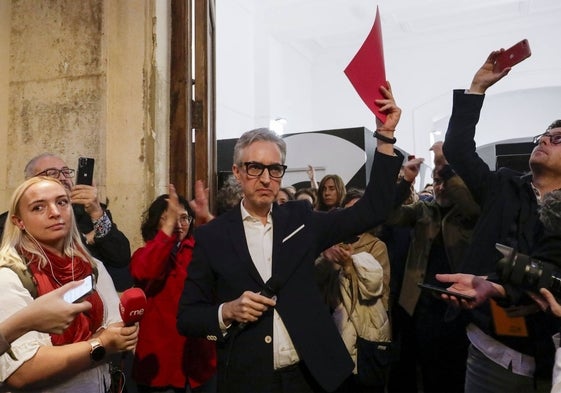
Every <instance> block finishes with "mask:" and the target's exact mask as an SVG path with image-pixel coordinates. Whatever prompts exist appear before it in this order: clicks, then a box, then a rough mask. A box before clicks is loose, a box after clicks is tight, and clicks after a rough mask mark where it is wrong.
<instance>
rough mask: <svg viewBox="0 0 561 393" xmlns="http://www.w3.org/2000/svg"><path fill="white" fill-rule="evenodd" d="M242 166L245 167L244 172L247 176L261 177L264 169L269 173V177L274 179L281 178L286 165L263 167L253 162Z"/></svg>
mask: <svg viewBox="0 0 561 393" xmlns="http://www.w3.org/2000/svg"><path fill="white" fill-rule="evenodd" d="M243 165H244V166H245V172H246V173H247V174H248V176H255V177H257V176H261V175H262V174H263V172H265V169H267V170H268V171H269V176H271V177H273V178H275V179H280V178H281V177H283V176H284V172H285V171H286V168H287V166H286V165H282V164H271V165H264V164H261V163H260V162H255V161H248V162H244V163H243Z"/></svg>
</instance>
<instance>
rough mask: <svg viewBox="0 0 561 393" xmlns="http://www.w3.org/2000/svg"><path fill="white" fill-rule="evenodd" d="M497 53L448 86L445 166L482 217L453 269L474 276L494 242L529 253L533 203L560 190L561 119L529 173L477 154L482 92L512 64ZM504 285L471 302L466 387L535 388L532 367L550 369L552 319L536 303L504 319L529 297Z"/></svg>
mask: <svg viewBox="0 0 561 393" xmlns="http://www.w3.org/2000/svg"><path fill="white" fill-rule="evenodd" d="M500 54H501V51H499V50H497V51H493V52H491V53H490V54H489V55H488V56H487V59H486V60H485V61H484V63H483V65H482V66H481V68H479V70H478V71H477V72H476V73H475V75H474V77H473V79H472V82H471V85H470V87H469V89H468V90H465V89H461V90H455V91H454V94H453V108H452V116H451V117H450V122H449V125H448V131H447V132H446V138H445V140H444V146H443V151H444V154H445V156H446V157H447V158H448V161H449V162H450V165H451V166H452V168H453V169H454V170H455V171H456V173H458V175H459V176H460V177H461V178H462V179H463V180H464V182H465V183H466V185H467V187H468V188H469V190H470V192H471V193H472V195H473V197H474V199H475V200H476V201H477V203H478V204H479V205H480V206H481V211H482V215H481V218H480V220H479V222H478V225H477V226H476V228H475V230H474V233H473V239H472V242H471V245H470V246H469V248H468V250H467V251H466V253H465V255H464V258H463V260H462V262H461V264H460V266H459V269H458V271H459V272H462V273H468V274H472V275H475V276H487V275H489V274H490V273H491V272H494V271H495V270H496V264H497V262H498V261H499V259H500V258H501V257H502V255H501V253H500V252H498V251H497V250H496V248H495V244H496V243H500V244H504V245H506V246H509V247H512V248H514V249H516V250H517V251H518V252H521V253H523V254H526V255H529V256H534V254H535V252H536V251H537V246H538V245H539V244H540V239H541V237H542V236H543V234H544V227H543V223H541V222H540V219H539V215H538V211H539V206H540V204H541V201H542V200H543V198H544V197H545V196H546V195H547V194H548V193H550V192H552V191H554V190H556V189H559V188H561V164H560V163H561V121H560V120H556V121H554V122H553V123H551V124H550V125H549V127H547V128H546V130H545V132H543V133H541V134H540V135H538V136H536V137H535V138H534V143H535V144H536V146H535V148H534V149H533V151H532V153H531V155H530V159H529V166H530V172H529V173H519V172H515V171H513V170H510V169H508V168H501V169H499V170H497V171H492V170H491V169H490V168H489V166H488V165H487V164H485V162H484V161H483V160H482V159H481V157H479V155H478V154H477V153H476V143H475V132H476V126H477V123H478V121H479V117H480V112H481V108H482V106H483V102H484V99H485V93H486V92H487V90H488V89H489V88H490V87H491V86H493V85H494V84H495V83H497V82H498V81H500V80H501V79H502V78H504V77H506V76H507V75H508V73H509V72H510V71H511V68H510V67H507V68H505V69H503V70H500V71H497V70H495V69H494V66H495V63H496V60H497V58H498V57H499V56H500ZM520 109H523V108H520ZM530 115H531V114H530ZM560 247H561V244H560V245H559V247H557V249H559V248H560ZM557 263H558V264H561V261H559V260H558V261H557ZM452 287H453V289H457V286H452ZM503 287H504V289H505V291H506V297H505V299H504V300H503V301H502V302H500V303H494V302H485V303H484V304H482V305H480V306H478V307H472V308H470V322H471V323H470V324H469V325H468V327H467V333H468V337H469V340H470V343H471V345H470V348H469V354H468V362H467V364H468V367H467V372H466V392H478V393H480V392H499V391H502V392H515V391H533V390H534V382H535V376H536V371H537V370H544V371H545V370H547V371H546V373H547V374H549V372H550V370H551V369H552V366H553V364H552V359H553V352H554V348H553V346H552V344H551V335H552V334H553V333H554V332H556V330H557V326H556V325H557V322H555V321H554V319H553V318H552V316H551V315H548V314H546V313H542V312H538V311H536V310H535V308H534V307H528V308H527V312H526V313H525V314H523V315H521V316H519V317H518V319H515V320H513V319H512V318H507V319H505V318H503V317H502V315H503V314H504V313H505V307H507V306H516V307H519V308H520V307H525V306H530V305H533V303H534V301H533V300H532V298H531V297H529V295H528V294H527V293H526V292H525V291H523V290H522V289H521V288H516V287H514V286H512V285H508V284H504V286H503ZM462 303H463V301H462ZM466 304H467V305H470V307H471V305H472V303H470V302H466ZM511 327H514V328H516V329H511ZM510 332H514V333H516V334H510ZM519 332H521V333H519Z"/></svg>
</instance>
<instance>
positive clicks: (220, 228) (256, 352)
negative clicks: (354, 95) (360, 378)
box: [178, 88, 403, 392]
mask: <svg viewBox="0 0 561 393" xmlns="http://www.w3.org/2000/svg"><path fill="white" fill-rule="evenodd" d="M381 91H382V93H383V94H384V96H385V97H386V99H384V100H379V101H377V102H378V103H379V105H380V106H381V110H383V111H385V113H387V119H386V121H385V123H384V124H381V123H380V127H379V129H378V131H377V134H375V135H377V136H378V147H377V151H376V153H375V157H374V163H373V166H372V171H371V177H370V182H369V184H368V187H367V188H366V192H365V196H364V197H363V198H361V199H360V200H359V201H358V202H357V203H356V204H355V205H354V206H353V207H350V208H348V209H339V210H337V209H336V210H333V211H331V212H315V211H313V209H312V207H311V205H310V204H309V203H307V202H302V201H290V202H288V203H285V204H283V205H278V204H277V203H276V202H275V200H276V196H277V193H278V191H279V188H280V187H281V180H282V177H283V175H284V173H285V170H286V166H285V165H284V162H285V158H286V144H285V142H284V140H283V139H282V138H280V137H279V136H278V135H276V134H275V133H274V132H272V131H271V130H268V129H256V130H252V131H248V132H246V133H244V134H243V135H242V136H241V137H240V138H239V139H238V141H237V143H236V146H235V147H234V164H233V166H232V170H233V174H234V176H235V177H236V179H237V180H238V181H239V182H240V184H241V188H242V191H243V199H242V201H241V203H240V204H238V206H237V207H235V208H232V209H231V210H230V211H228V212H226V213H224V214H222V215H220V216H219V217H217V218H215V219H214V220H213V221H211V222H210V223H208V224H206V225H204V226H201V227H199V228H198V229H197V230H196V231H195V249H194V252H193V260H192V262H191V264H190V265H189V268H188V277H187V280H186V281H185V287H184V290H183V295H182V298H181V301H180V305H179V314H178V328H179V331H180V332H181V333H182V334H184V335H187V336H202V337H207V339H209V340H215V341H217V349H218V381H219V382H218V384H219V386H218V390H219V391H226V392H312V391H317V392H320V391H333V390H335V389H336V388H337V387H338V386H339V385H340V384H341V383H342V382H343V381H344V380H345V379H346V378H347V377H348V376H349V375H350V374H351V372H352V370H353V367H354V364H353V362H352V360H351V358H350V356H349V354H348V352H347V350H346V348H345V346H344V344H343V341H342V339H341V336H340V335H339V333H338V331H337V329H336V327H335V324H334V323H333V320H332V318H331V315H330V313H329V310H328V307H327V305H326V304H325V303H324V302H323V298H322V297H321V295H320V292H319V289H318V287H317V285H316V284H315V281H314V260H315V258H316V257H317V256H318V255H319V253H320V252H321V251H323V250H325V249H326V248H328V247H330V246H332V245H333V244H336V243H338V242H341V241H343V240H345V239H348V238H349V237H350V236H351V235H356V234H358V233H362V232H364V231H366V230H367V229H370V228H372V227H374V226H375V225H377V224H379V223H381V222H382V220H384V219H385V217H386V215H387V213H388V212H389V210H390V208H391V206H392V203H393V195H394V188H395V179H396V178H397V174H398V171H399V168H400V166H401V163H402V161H403V157H402V156H400V155H399V154H397V155H396V154H395V153H394V149H393V143H395V138H393V133H394V131H395V126H396V125H397V122H398V120H399V116H400V113H401V110H400V109H399V108H398V107H397V106H396V105H395V102H394V100H393V97H392V95H391V90H389V89H385V88H381Z"/></svg>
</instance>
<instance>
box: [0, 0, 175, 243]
mask: <svg viewBox="0 0 561 393" xmlns="http://www.w3.org/2000/svg"><path fill="white" fill-rule="evenodd" d="M164 3H165V2H164ZM155 10H156V7H155V5H154V2H153V1H150V0H105V1H104V0H80V1H75V0H17V1H16V0H0V141H1V142H2V143H0V209H1V210H2V211H4V210H6V209H7V206H8V200H9V196H10V194H11V192H12V191H13V189H14V188H15V187H16V186H17V184H18V183H19V182H20V181H21V180H22V178H23V167H24V166H25V163H26V162H27V161H28V160H29V158H31V157H33V156H34V155H36V154H38V153H41V152H44V151H50V152H53V153H56V154H59V155H61V156H62V157H63V158H64V159H65V160H66V161H67V163H68V165H69V166H71V167H73V166H75V165H76V162H77V159H78V157H79V156H81V155H84V156H90V157H94V158H95V159H96V168H95V173H94V178H95V181H96V183H97V185H98V188H99V190H100V197H101V198H102V201H105V200H107V201H108V202H109V208H110V209H111V212H112V214H113V218H114V220H115V221H116V223H117V224H118V226H119V228H120V229H121V230H122V231H123V232H124V233H125V234H126V235H127V237H128V238H129V239H130V241H131V248H132V250H135V249H136V248H137V247H138V246H139V245H140V244H141V238H140V230H139V228H140V215H141V213H142V211H143V210H144V209H145V207H146V205H147V203H148V202H149V201H151V200H152V199H153V198H154V196H155V195H156V194H159V193H161V192H163V191H165V190H162V189H161V187H160V188H159V189H157V187H155V185H154V183H155V182H154V173H157V174H159V176H160V177H159V183H160V185H161V184H162V183H163V184H165V182H167V179H165V180H164V181H163V182H162V179H161V177H162V174H165V173H167V172H166V171H165V168H166V167H167V162H166V160H165V159H161V158H160V159H158V155H160V156H161V154H162V152H158V153H156V151H155V147H154V146H157V145H158V144H163V145H165V144H166V143H165V141H166V138H167V131H166V130H167V125H166V121H167V119H159V120H154V118H155V116H154V111H155V109H154V108H157V106H155V104H154V102H157V100H158V99H164V100H166V95H165V84H164V85H163V87H161V84H158V83H157V80H158V78H159V77H158V75H157V73H154V72H153V71H152V70H153V69H154V64H156V63H157V61H156V60H155V59H154V49H153V48H154V47H155V46H156V43H157V37H156V34H155V33H154V26H155V25H156V23H155V19H156V18H155V17H154V13H155ZM163 18H164V19H165V12H164V15H163ZM160 23H162V21H161V20H160ZM166 23H167V22H166ZM164 68H165V67H164ZM154 86H160V87H159V90H161V91H159V92H155V91H154V89H155V87H154ZM162 90H163V91H162ZM159 105H161V103H160V104H159ZM164 153H165V152H164ZM164 157H165V156H164ZM156 163H157V164H156ZM162 168H164V169H162Z"/></svg>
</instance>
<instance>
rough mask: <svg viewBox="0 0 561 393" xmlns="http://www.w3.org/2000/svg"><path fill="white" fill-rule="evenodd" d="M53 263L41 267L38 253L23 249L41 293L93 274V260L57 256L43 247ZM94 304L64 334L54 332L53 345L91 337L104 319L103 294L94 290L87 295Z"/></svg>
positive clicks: (79, 315)
mask: <svg viewBox="0 0 561 393" xmlns="http://www.w3.org/2000/svg"><path fill="white" fill-rule="evenodd" d="M43 251H44V253H45V255H46V256H47V258H48V260H49V262H50V263H47V265H46V266H45V267H43V268H42V269H41V268H40V267H39V265H38V260H37V257H34V256H33V255H31V254H28V253H24V255H25V257H26V259H27V260H28V261H29V262H28V267H29V269H30V270H31V273H33V277H34V278H35V280H36V282H37V292H38V295H39V296H41V295H44V294H45V293H48V292H51V291H53V290H55V289H56V288H58V287H60V286H62V285H64V284H66V283H68V282H70V281H72V280H76V281H78V280H81V279H83V278H85V277H87V276H88V275H90V274H92V272H93V269H92V266H91V264H90V263H88V262H87V261H84V260H83V259H81V258H79V257H74V258H70V257H67V256H63V257H60V256H57V255H55V254H53V253H51V252H49V251H47V250H45V249H43ZM85 300H87V301H88V302H90V303H91V304H92V308H91V309H90V310H89V311H86V312H83V313H80V314H78V315H77V316H76V318H75V319H74V321H73V322H72V323H71V324H70V326H69V327H68V328H67V329H66V330H65V331H64V332H63V333H62V334H51V341H52V343H53V345H64V344H70V343H75V342H80V341H85V340H88V339H89V338H90V337H91V336H92V334H93V333H95V332H96V331H97V330H98V329H99V328H100V327H101V325H102V323H103V314H104V310H103V302H102V300H101V297H100V296H99V294H98V293H97V291H94V292H93V293H92V294H91V295H89V296H88V297H86V298H85Z"/></svg>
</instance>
